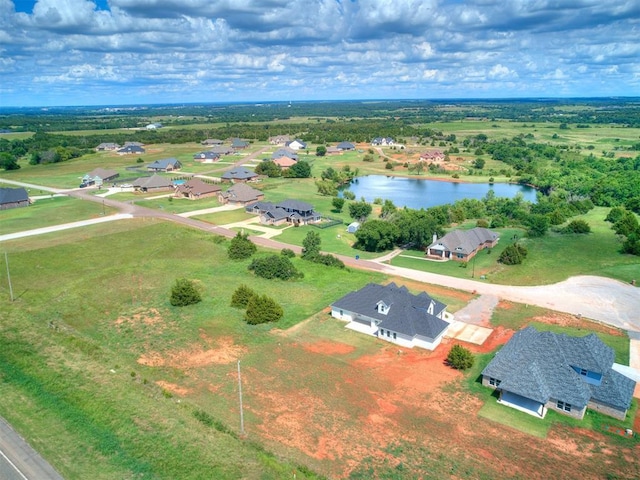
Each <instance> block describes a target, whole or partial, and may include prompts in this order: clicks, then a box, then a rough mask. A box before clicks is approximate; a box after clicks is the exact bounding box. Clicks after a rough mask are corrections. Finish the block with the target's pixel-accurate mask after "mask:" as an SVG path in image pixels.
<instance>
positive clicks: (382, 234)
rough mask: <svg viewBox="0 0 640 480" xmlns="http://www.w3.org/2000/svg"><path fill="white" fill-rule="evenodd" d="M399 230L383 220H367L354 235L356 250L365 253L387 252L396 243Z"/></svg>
mask: <svg viewBox="0 0 640 480" xmlns="http://www.w3.org/2000/svg"><path fill="white" fill-rule="evenodd" d="M399 234H400V232H399V230H398V227H396V226H395V225H394V224H393V223H390V222H386V221H384V220H369V221H368V222H365V223H363V224H362V226H361V227H360V228H359V229H358V231H357V232H356V233H355V236H356V248H361V249H362V250H365V251H367V252H380V251H382V250H389V249H391V248H393V246H394V245H395V244H396V242H397V241H398V237H399Z"/></svg>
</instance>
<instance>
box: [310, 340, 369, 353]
mask: <svg viewBox="0 0 640 480" xmlns="http://www.w3.org/2000/svg"><path fill="white" fill-rule="evenodd" d="M303 347H304V349H305V350H306V351H307V352H313V353H322V354H324V355H345V354H347V353H351V352H353V351H354V350H355V349H356V347H354V346H352V345H347V344H346V343H340V342H330V341H328V340H321V341H319V342H315V343H307V344H304V345H303Z"/></svg>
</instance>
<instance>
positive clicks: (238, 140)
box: [231, 138, 249, 148]
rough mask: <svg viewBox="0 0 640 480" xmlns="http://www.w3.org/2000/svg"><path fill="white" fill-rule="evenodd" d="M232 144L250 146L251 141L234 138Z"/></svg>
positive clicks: (235, 146)
mask: <svg viewBox="0 0 640 480" xmlns="http://www.w3.org/2000/svg"><path fill="white" fill-rule="evenodd" d="M231 146H232V147H233V148H245V147H248V146H249V142H247V141H246V140H242V139H240V138H234V139H233V140H232V141H231Z"/></svg>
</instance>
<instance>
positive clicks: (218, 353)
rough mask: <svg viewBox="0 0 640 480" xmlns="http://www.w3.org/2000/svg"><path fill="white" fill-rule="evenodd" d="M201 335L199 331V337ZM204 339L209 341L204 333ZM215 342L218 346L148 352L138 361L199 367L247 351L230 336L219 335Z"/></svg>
mask: <svg viewBox="0 0 640 480" xmlns="http://www.w3.org/2000/svg"><path fill="white" fill-rule="evenodd" d="M203 335H204V334H203V333H201V337H202V336H203ZM204 339H205V340H206V341H207V343H210V341H211V340H210V339H209V337H207V336H206V335H204ZM217 343H218V348H209V349H205V348H204V347H203V346H202V345H194V346H193V347H191V348H188V349H185V350H178V351H174V352H168V353H165V354H162V353H160V352H149V353H146V354H143V355H142V356H140V358H139V359H138V363H140V364H141V365H147V366H149V367H173V368H181V369H188V368H199V367H206V366H207V365H212V364H220V365H224V364H228V363H232V362H235V361H236V360H237V359H238V358H240V356H241V355H242V354H243V353H245V352H246V351H247V349H246V347H243V346H241V345H234V343H233V339H232V338H231V337H221V338H219V339H218V340H217Z"/></svg>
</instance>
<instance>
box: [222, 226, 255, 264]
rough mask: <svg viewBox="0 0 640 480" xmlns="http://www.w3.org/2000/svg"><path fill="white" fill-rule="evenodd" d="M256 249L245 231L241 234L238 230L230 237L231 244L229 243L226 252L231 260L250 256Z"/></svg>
mask: <svg viewBox="0 0 640 480" xmlns="http://www.w3.org/2000/svg"><path fill="white" fill-rule="evenodd" d="M256 251H257V247H256V246H255V245H254V244H253V242H252V241H251V240H249V235H247V234H246V233H245V234H244V235H243V234H242V233H240V232H238V234H237V235H236V236H235V237H233V238H232V239H231V245H229V250H228V251H227V254H228V255H229V258H230V259H231V260H244V259H245V258H249V257H251V255H253V254H254V253H256Z"/></svg>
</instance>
